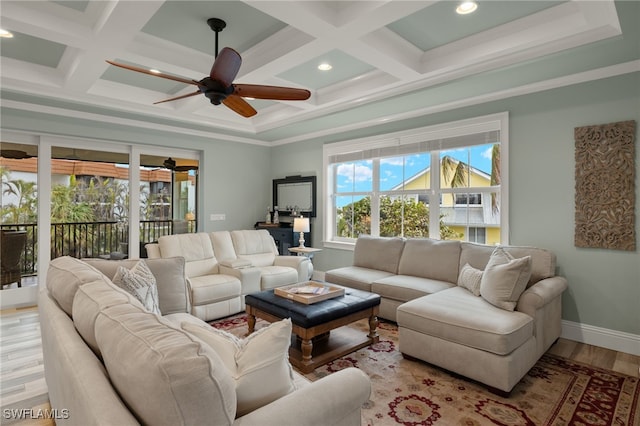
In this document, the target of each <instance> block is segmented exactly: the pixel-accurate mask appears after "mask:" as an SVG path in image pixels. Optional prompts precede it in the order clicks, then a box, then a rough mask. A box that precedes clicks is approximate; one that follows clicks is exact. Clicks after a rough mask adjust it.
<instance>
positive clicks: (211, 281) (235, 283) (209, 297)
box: [189, 274, 242, 306]
mask: <svg viewBox="0 0 640 426" xmlns="http://www.w3.org/2000/svg"><path fill="white" fill-rule="evenodd" d="M189 283H190V285H191V303H192V304H193V306H200V305H208V304H211V303H216V302H221V301H223V300H227V299H232V298H234V297H240V294H241V292H242V285H241V284H240V280H239V279H237V278H236V277H232V276H231V275H225V274H215V275H205V276H202V277H192V278H189Z"/></svg>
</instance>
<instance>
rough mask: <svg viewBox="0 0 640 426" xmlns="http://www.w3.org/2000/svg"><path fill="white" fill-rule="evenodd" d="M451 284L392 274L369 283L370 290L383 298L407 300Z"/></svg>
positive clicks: (440, 289)
mask: <svg viewBox="0 0 640 426" xmlns="http://www.w3.org/2000/svg"><path fill="white" fill-rule="evenodd" d="M452 286H453V284H451V283H448V282H446V281H440V280H432V279H430V278H420V277H412V276H409V275H393V276H390V277H387V278H382V279H381V280H376V281H374V282H373V284H371V292H373V293H377V294H379V295H380V297H384V298H385V299H391V300H398V301H400V302H407V301H409V300H413V299H416V298H418V297H422V296H426V295H427V294H431V293H435V292H438V291H442V290H445V289H447V288H450V287H452Z"/></svg>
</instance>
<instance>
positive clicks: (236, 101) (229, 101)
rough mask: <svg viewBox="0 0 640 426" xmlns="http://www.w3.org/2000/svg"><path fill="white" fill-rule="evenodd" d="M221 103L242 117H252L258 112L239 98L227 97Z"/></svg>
mask: <svg viewBox="0 0 640 426" xmlns="http://www.w3.org/2000/svg"><path fill="white" fill-rule="evenodd" d="M222 103H223V104H225V105H226V106H228V107H229V108H231V109H232V110H234V111H235V112H237V113H238V114H240V115H241V116H243V117H253V116H254V115H256V114H257V113H258V111H256V110H255V109H254V108H253V107H252V106H251V105H249V102H247V101H245V100H244V99H242V98H241V97H240V96H236V95H229V96H227V98H226V99H225V100H224V101H222Z"/></svg>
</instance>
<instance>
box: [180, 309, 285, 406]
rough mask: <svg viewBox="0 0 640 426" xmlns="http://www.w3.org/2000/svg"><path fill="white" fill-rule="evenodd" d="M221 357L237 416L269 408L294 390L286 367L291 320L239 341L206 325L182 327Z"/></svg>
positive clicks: (272, 325)
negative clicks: (232, 387) (230, 380)
mask: <svg viewBox="0 0 640 426" xmlns="http://www.w3.org/2000/svg"><path fill="white" fill-rule="evenodd" d="M182 329H183V330H185V331H187V332H189V333H191V334H193V335H194V336H196V337H198V338H199V339H202V340H203V341H204V342H205V343H207V344H208V345H209V346H211V348H212V349H213V350H215V351H216V353H217V354H218V355H219V356H220V358H221V359H222V361H223V362H224V365H225V366H226V367H227V368H228V369H229V371H230V372H231V376H232V377H233V379H234V380H235V381H236V397H237V399H238V410H237V414H236V415H237V416H238V417H239V416H243V415H245V414H247V413H249V412H251V411H253V410H255V409H256V408H260V407H262V406H264V405H266V404H269V403H270V402H272V401H275V400H276V399H278V398H280V397H283V396H284V395H287V394H289V393H291V392H293V391H294V390H295V384H294V376H293V370H292V368H291V364H289V346H290V344H291V320H290V319H285V320H282V321H277V322H274V323H272V324H269V326H267V327H264V328H261V329H260V330H258V331H256V332H255V333H252V334H250V335H249V336H248V337H247V338H245V339H240V338H238V337H236V336H234V335H233V334H231V333H228V332H226V331H224V330H218V329H215V328H213V327H211V326H210V325H208V324H205V325H195V324H193V323H192V322H184V323H182Z"/></svg>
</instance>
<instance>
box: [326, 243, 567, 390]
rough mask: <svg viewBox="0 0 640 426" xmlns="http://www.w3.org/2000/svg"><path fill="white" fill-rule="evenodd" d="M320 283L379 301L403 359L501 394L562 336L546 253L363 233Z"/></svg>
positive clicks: (557, 284) (558, 280) (551, 261)
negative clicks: (348, 260)
mask: <svg viewBox="0 0 640 426" xmlns="http://www.w3.org/2000/svg"><path fill="white" fill-rule="evenodd" d="M494 252H495V254H494ZM488 265H490V266H488ZM511 278H513V280H511ZM325 280H326V281H327V282H330V283H335V284H341V285H345V286H347V287H353V288H358V289H362V290H367V291H371V292H374V293H377V294H379V295H380V296H381V297H382V299H381V304H380V317H382V318H386V319H389V320H392V321H396V322H397V323H398V330H399V336H400V350H401V351H402V353H403V354H405V355H407V356H409V357H414V358H418V359H421V360H424V361H427V362H429V363H431V364H434V365H438V366H440V367H443V368H445V369H447V370H450V371H453V372H456V373H458V374H461V375H464V376H466V377H469V378H472V379H474V380H477V381H479V382H482V383H485V384H487V385H489V386H490V387H493V388H495V389H496V390H499V391H504V392H510V391H511V389H512V388H513V387H514V386H515V385H516V383H518V381H519V380H520V379H521V378H522V377H523V376H524V375H525V374H526V373H527V371H529V369H531V367H532V366H533V365H534V364H535V363H536V361H537V360H538V359H539V358H540V357H541V356H542V354H543V353H544V352H545V351H546V350H547V349H548V348H549V347H550V346H551V345H552V344H553V343H554V342H555V341H556V340H557V338H558V337H559V336H560V332H561V295H562V293H563V292H564V290H565V289H566V288H567V282H566V279H564V278H563V277H560V276H556V258H555V255H554V254H553V253H552V252H550V251H548V250H545V249H540V248H534V247H516V246H504V247H501V248H500V249H498V250H496V247H494V246H487V245H481V244H473V243H466V242H460V241H440V240H432V239H428V238H423V239H403V238H381V237H369V236H361V237H359V238H358V240H357V242H356V246H355V251H354V260H353V266H348V267H343V268H338V269H334V270H330V271H327V272H326V273H325ZM512 281H513V282H512ZM506 290H508V291H507V292H506V293H505V291H506ZM474 293H475V294H474ZM505 300H508V301H505Z"/></svg>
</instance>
